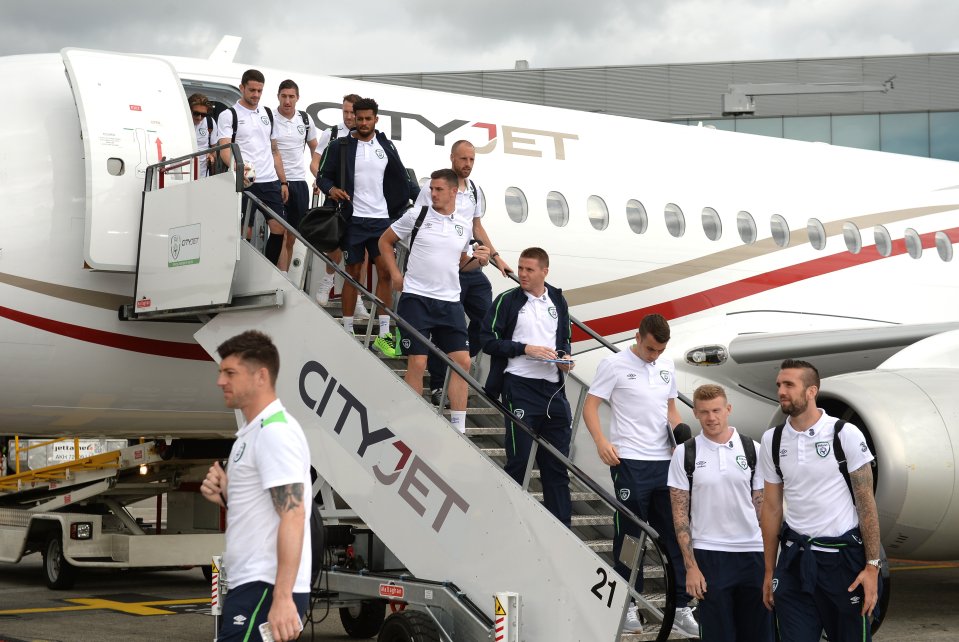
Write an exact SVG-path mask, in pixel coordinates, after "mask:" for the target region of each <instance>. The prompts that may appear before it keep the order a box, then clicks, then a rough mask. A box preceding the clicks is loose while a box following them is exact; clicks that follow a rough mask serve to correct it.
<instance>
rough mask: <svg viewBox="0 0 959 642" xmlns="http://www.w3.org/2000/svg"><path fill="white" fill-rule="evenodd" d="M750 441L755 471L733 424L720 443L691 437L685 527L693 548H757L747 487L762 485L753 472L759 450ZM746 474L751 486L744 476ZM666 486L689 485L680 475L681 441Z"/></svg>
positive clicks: (684, 487) (683, 452) (756, 521)
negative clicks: (693, 450) (693, 447)
mask: <svg viewBox="0 0 959 642" xmlns="http://www.w3.org/2000/svg"><path fill="white" fill-rule="evenodd" d="M753 443H754V444H755V446H756V460H757V470H756V474H755V475H752V471H751V470H750V469H749V463H748V462H747V461H746V453H745V452H744V451H743V442H742V439H741V438H740V436H739V435H738V434H737V433H736V429H735V428H733V433H732V437H730V439H729V440H728V441H726V442H724V443H722V444H719V443H716V442H715V441H712V440H711V439H707V438H706V437H704V436H703V435H702V434H699V435H697V436H696V464H695V466H696V468H695V470H694V472H693V492H692V494H691V495H690V497H691V502H692V503H691V505H690V513H691V515H690V519H689V529H690V532H691V533H692V537H693V548H700V549H704V550H707V551H727V552H733V553H738V552H748V551H758V552H762V550H763V536H762V532H761V531H760V530H759V519H758V518H757V517H756V508H755V506H754V505H753V500H752V496H753V494H752V491H754V490H762V489H763V477H762V475H761V474H760V473H759V470H758V468H759V466H758V460H759V451H760V446H759V444H757V443H756V442H753ZM750 476H752V478H753V479H752V487H751V488H750V484H749V481H750V480H749V478H750ZM667 484H668V485H669V486H670V487H671V488H678V489H679V490H686V491H688V490H689V478H688V477H687V476H686V445H685V444H680V445H679V446H677V447H676V451H675V452H674V453H673V458H672V460H671V461H670V463H669V480H668V481H667Z"/></svg>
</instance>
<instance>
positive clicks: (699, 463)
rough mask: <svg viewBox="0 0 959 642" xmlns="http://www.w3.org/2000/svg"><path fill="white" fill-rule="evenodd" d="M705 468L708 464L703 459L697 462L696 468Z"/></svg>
mask: <svg viewBox="0 0 959 642" xmlns="http://www.w3.org/2000/svg"><path fill="white" fill-rule="evenodd" d="M705 467H706V462H705V461H703V460H702V459H700V460H699V461H697V462H696V468H705Z"/></svg>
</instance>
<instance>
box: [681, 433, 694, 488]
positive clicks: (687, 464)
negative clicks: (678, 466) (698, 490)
mask: <svg viewBox="0 0 959 642" xmlns="http://www.w3.org/2000/svg"><path fill="white" fill-rule="evenodd" d="M683 447H684V448H685V449H686V450H685V451H684V453H683V467H684V468H685V469H686V478H687V479H688V480H689V494H690V496H692V494H693V473H694V472H695V471H696V438H695V437H690V438H689V439H687V440H686V441H684V442H683Z"/></svg>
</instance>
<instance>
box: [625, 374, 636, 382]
mask: <svg viewBox="0 0 959 642" xmlns="http://www.w3.org/2000/svg"><path fill="white" fill-rule="evenodd" d="M626 378H627V379H629V380H630V381H632V380H634V379H635V378H636V373H635V372H630V373H628V374H627V375H626Z"/></svg>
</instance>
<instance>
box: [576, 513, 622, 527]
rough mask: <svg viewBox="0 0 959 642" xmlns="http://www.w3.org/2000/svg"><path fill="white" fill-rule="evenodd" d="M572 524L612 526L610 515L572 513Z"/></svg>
mask: <svg viewBox="0 0 959 642" xmlns="http://www.w3.org/2000/svg"><path fill="white" fill-rule="evenodd" d="M572 522H573V526H574V527H576V526H612V524H613V516H612V515H573V518H572Z"/></svg>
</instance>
